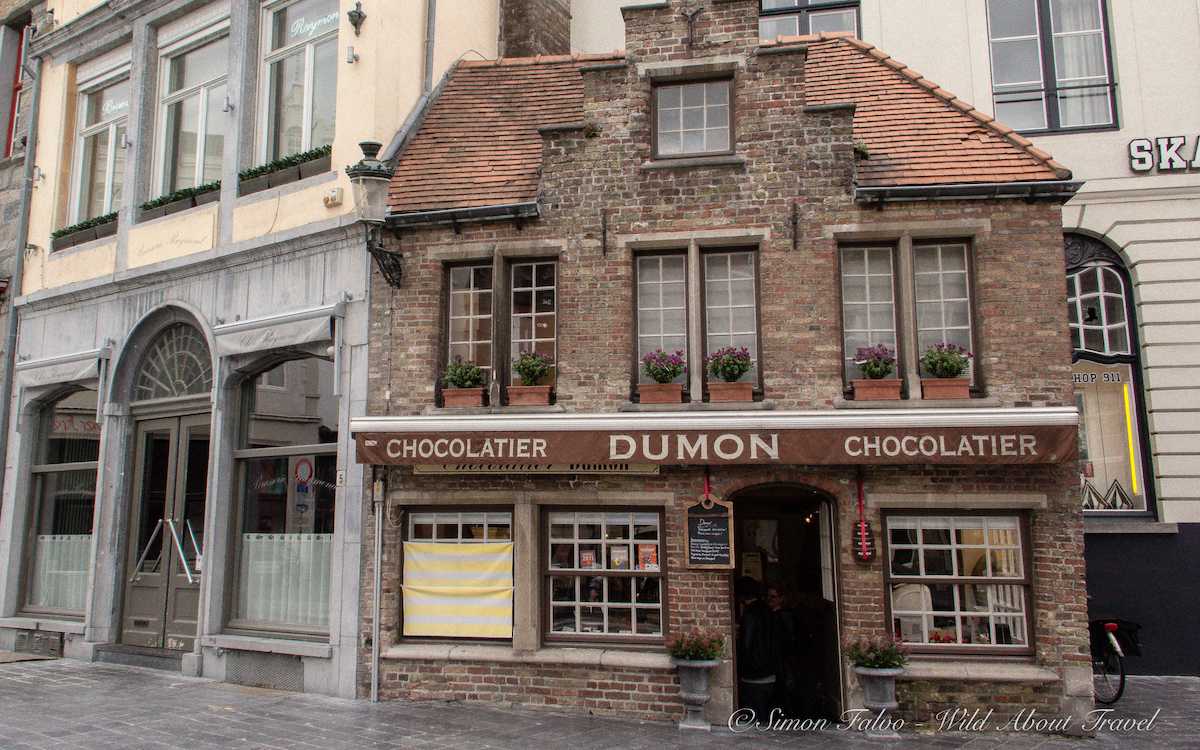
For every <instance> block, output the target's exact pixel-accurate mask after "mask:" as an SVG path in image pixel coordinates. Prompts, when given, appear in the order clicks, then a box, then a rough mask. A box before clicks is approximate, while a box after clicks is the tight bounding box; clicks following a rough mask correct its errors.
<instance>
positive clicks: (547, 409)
mask: <svg viewBox="0 0 1200 750" xmlns="http://www.w3.org/2000/svg"><path fill="white" fill-rule="evenodd" d="M566 411H567V410H566V409H564V408H563V407H561V406H559V405H558V404H550V405H548V406H426V407H425V411H423V412H422V414H424V415H425V416H431V415H437V414H565V413H566Z"/></svg>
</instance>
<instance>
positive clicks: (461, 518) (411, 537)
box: [408, 511, 513, 544]
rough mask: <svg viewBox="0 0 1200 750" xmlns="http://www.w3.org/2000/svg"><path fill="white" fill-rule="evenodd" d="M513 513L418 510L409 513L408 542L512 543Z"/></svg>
mask: <svg viewBox="0 0 1200 750" xmlns="http://www.w3.org/2000/svg"><path fill="white" fill-rule="evenodd" d="M512 538H513V536H512V513H510V512H503V513H496V512H492V511H486V512H485V511H466V512H457V511H435V512H423V511H414V512H412V513H409V514H408V541H410V542H437V543H438V544H475V543H483V542H507V541H512Z"/></svg>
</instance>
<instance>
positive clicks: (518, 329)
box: [509, 260, 558, 385]
mask: <svg viewBox="0 0 1200 750" xmlns="http://www.w3.org/2000/svg"><path fill="white" fill-rule="evenodd" d="M511 269H512V279H511V281H512V291H511V294H512V308H511V313H510V317H511V324H512V336H511V344H510V351H509V360H510V361H512V362H515V361H517V358H518V357H520V356H521V353H522V352H530V353H537V354H541V355H542V356H544V357H547V358H548V359H549V360H550V361H551V362H556V361H557V360H558V356H557V341H558V338H557V336H556V330H557V325H556V323H557V315H558V295H557V282H556V279H555V275H556V273H557V270H558V264H557V263H556V262H554V261H552V260H551V261H539V262H529V263H514V264H512V266H511ZM553 373H554V370H553V369H551V374H550V375H548V376H547V379H548V382H549V383H553V382H554V374H553ZM523 385H535V384H534V383H523Z"/></svg>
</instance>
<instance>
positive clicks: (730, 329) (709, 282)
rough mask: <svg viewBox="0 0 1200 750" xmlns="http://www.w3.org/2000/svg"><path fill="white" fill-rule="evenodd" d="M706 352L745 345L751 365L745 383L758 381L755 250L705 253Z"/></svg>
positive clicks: (744, 378) (744, 379)
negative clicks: (751, 251)
mask: <svg viewBox="0 0 1200 750" xmlns="http://www.w3.org/2000/svg"><path fill="white" fill-rule="evenodd" d="M704 315H705V342H704V344H705V351H706V354H710V355H711V354H712V353H713V352H715V351H717V350H718V349H722V348H725V347H734V348H737V349H741V348H743V347H745V348H746V350H748V351H749V352H750V361H751V362H752V366H751V368H750V370H749V371H748V372H746V374H745V375H743V376H742V378H741V380H742V381H743V382H757V381H758V304H757V301H756V299H755V291H754V253H748V252H738V253H708V254H706V255H705V256H704Z"/></svg>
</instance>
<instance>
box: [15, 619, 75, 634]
mask: <svg viewBox="0 0 1200 750" xmlns="http://www.w3.org/2000/svg"><path fill="white" fill-rule="evenodd" d="M0 628H15V629H17V630H45V631H48V632H51V633H71V634H73V635H83V622H82V621H80V622H76V621H73V620H53V619H47V618H46V617H41V616H38V615H24V616H20V615H18V616H17V617H0Z"/></svg>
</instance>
